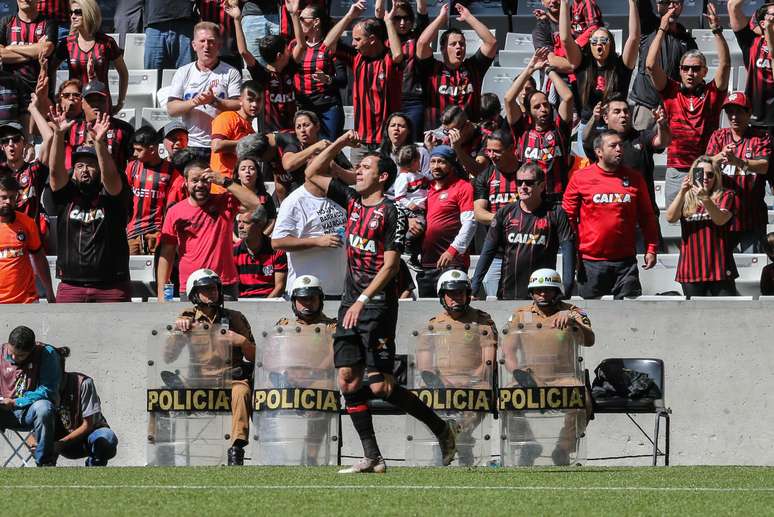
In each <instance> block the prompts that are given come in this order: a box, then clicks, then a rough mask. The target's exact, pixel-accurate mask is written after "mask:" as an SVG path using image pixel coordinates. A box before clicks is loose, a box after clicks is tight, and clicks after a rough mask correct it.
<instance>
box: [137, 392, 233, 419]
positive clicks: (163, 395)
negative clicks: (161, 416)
mask: <svg viewBox="0 0 774 517" xmlns="http://www.w3.org/2000/svg"><path fill="white" fill-rule="evenodd" d="M146 402H147V411H148V412H149V413H163V412H168V411H206V412H215V413H229V412H231V389H230V388H199V389H196V388H183V389H167V388H162V389H150V390H148V391H147V400H146Z"/></svg>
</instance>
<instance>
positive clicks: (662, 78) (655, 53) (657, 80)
mask: <svg viewBox="0 0 774 517" xmlns="http://www.w3.org/2000/svg"><path fill="white" fill-rule="evenodd" d="M674 12H675V10H674V9H673V8H671V9H669V10H668V11H667V12H666V14H665V15H664V16H662V17H661V24H660V25H659V27H658V30H657V31H656V37H655V38H653V42H652V43H651V44H650V49H648V57H647V59H646V60H645V69H646V70H647V72H648V75H649V76H650V79H651V80H652V81H653V86H655V87H656V90H657V91H659V92H660V91H662V90H663V89H664V88H666V86H667V76H666V74H665V73H664V69H663V68H661V63H659V59H658V58H659V54H660V53H661V42H662V41H664V34H666V33H667V31H668V30H669V19H670V18H671V17H672V16H673V15H674Z"/></svg>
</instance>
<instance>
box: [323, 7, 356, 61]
mask: <svg viewBox="0 0 774 517" xmlns="http://www.w3.org/2000/svg"><path fill="white" fill-rule="evenodd" d="M365 8H366V4H365V2H364V1H363V0H358V1H357V2H355V3H354V4H352V5H351V6H350V8H349V11H347V14H345V15H344V16H343V17H342V18H341V20H339V22H338V23H337V24H336V25H334V26H333V28H332V29H331V30H330V31H328V35H327V36H325V40H323V45H325V46H326V47H328V48H329V49H330V51H331V52H335V51H336V47H338V46H339V40H340V39H341V35H342V34H343V33H344V31H345V30H347V27H349V26H350V25H351V24H352V22H353V21H355V20H356V19H358V18H360V15H361V14H363V13H364V12H365Z"/></svg>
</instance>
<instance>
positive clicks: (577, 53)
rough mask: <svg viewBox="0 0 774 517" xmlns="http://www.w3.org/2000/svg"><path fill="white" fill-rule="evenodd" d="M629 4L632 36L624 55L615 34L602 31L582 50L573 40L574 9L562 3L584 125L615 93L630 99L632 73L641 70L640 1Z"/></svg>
mask: <svg viewBox="0 0 774 517" xmlns="http://www.w3.org/2000/svg"><path fill="white" fill-rule="evenodd" d="M628 1H629V35H628V37H627V38H626V43H625V44H624V48H623V52H621V54H620V55H619V54H617V53H616V48H615V40H614V39H613V34H612V33H611V32H610V31H609V30H608V29H606V28H604V27H600V28H598V29H597V30H595V31H594V32H592V33H591V37H590V38H589V43H588V44H587V45H586V46H584V47H582V48H581V46H580V45H578V44H577V43H576V42H575V40H574V39H573V37H572V31H571V27H570V22H571V20H570V6H569V5H567V3H568V2H567V1H566V0H562V1H561V2H560V3H561V8H560V10H559V37H560V39H561V42H562V45H563V46H564V48H565V49H566V51H567V60H568V61H569V62H570V64H571V65H572V67H573V68H574V69H575V72H574V73H575V76H576V77H577V80H578V95H577V96H576V109H578V111H579V114H580V118H581V122H582V123H584V124H586V123H587V122H588V120H589V119H590V118H591V115H592V114H593V111H594V106H596V105H597V103H599V102H604V100H605V99H606V98H607V97H608V96H610V94H612V93H614V92H618V93H621V94H623V95H624V96H626V95H627V93H628V91H629V81H630V80H631V77H632V72H633V71H634V68H635V67H636V66H637V54H638V53H639V45H640V16H639V11H638V10H637V1H638V0H628Z"/></svg>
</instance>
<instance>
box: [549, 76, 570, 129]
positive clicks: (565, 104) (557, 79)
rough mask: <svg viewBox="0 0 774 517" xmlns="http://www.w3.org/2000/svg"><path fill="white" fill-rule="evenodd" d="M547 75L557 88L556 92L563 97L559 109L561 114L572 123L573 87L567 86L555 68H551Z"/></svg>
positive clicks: (567, 121)
mask: <svg viewBox="0 0 774 517" xmlns="http://www.w3.org/2000/svg"><path fill="white" fill-rule="evenodd" d="M547 75H548V78H549V79H551V83H552V84H553V85H554V88H556V93H557V94H558V95H559V98H560V99H561V101H560V102H559V110H558V111H559V116H560V117H561V118H562V120H563V121H565V122H566V123H567V124H570V125H572V114H573V110H574V106H573V94H572V89H570V87H569V86H567V83H566V82H564V79H563V78H562V76H561V75H559V74H558V73H557V71H556V70H555V69H553V68H549V70H548V74H547Z"/></svg>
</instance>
